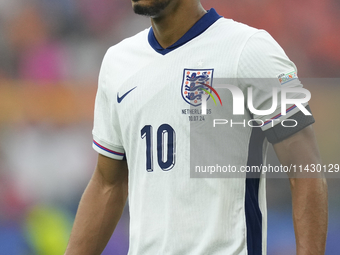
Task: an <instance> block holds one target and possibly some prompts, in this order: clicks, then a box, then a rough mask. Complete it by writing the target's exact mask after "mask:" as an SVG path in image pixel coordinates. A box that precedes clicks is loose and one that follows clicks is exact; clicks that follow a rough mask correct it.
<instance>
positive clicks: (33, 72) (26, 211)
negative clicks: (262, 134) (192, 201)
mask: <svg viewBox="0 0 340 255" xmlns="http://www.w3.org/2000/svg"><path fill="white" fill-rule="evenodd" d="M202 3H203V5H204V7H205V8H206V9H209V8H210V7H214V8H215V9H216V10H217V11H218V12H219V13H220V14H221V15H223V16H225V17H227V18H232V19H234V20H236V21H240V22H243V23H246V24H249V25H251V26H254V27H256V28H262V29H265V30H267V31H268V32H270V33H271V34H272V35H273V37H274V38H275V39H276V40H277V41H278V42H279V43H280V44H281V46H282V47H283V48H284V49H285V51H286V53H287V55H288V56H289V57H290V58H291V59H292V60H293V61H294V62H295V63H296V65H297V66H298V69H299V77H302V78H320V79H313V80H310V82H309V83H308V84H306V83H305V87H306V88H307V89H309V90H310V91H311V93H312V100H311V101H310V104H311V107H312V110H313V113H314V115H315V117H316V119H317V122H316V124H315V130H316V134H317V138H318V142H319V146H320V150H321V154H322V158H323V163H325V164H326V163H340V135H339V133H340V132H339V126H340V121H339V111H340V101H339V96H340V86H339V80H336V79H335V78H340V33H339V31H340V2H339V1H338V0H308V1H307V0H299V1H293V0H285V1H281V0H257V1H255V0H209V1H208V0H205V1H204V0H203V1H202ZM130 6H131V5H130V1H129V0H58V1H55V0H10V1H9V0H0V255H54V254H55V255H60V254H63V251H64V249H65V247H66V243H67V240H68V236H69V233H70V229H71V226H72V221H73V219H74V215H75V212H76V208H77V204H78V202H79V199H80V196H81V194H82V192H83V190H84V188H85V186H86V184H87V182H88V180H89V178H90V176H91V174H92V172H93V169H94V166H95V163H96V157H97V155H96V153H95V152H94V151H93V150H92V148H91V143H92V136H91V129H92V114H93V104H94V97H95V92H96V86H97V84H96V80H97V76H98V72H99V68H100V64H101V60H102V57H103V55H104V54H105V51H106V50H107V48H108V47H110V46H111V45H113V44H115V43H117V42H119V41H120V40H122V39H124V38H125V37H128V36H131V35H133V34H135V33H137V32H138V31H140V30H142V29H144V28H147V27H148V26H149V25H150V23H149V20H148V19H147V18H144V17H139V16H137V15H134V14H133V12H132V10H131V7H130ZM321 78H322V79H321ZM326 78H327V79H326ZM269 157H270V159H269V160H270V162H275V156H274V155H273V152H272V151H271V152H269ZM339 174H340V173H339ZM267 183H268V188H267V193H268V219H269V227H268V254H270V255H272V254H274V255H287V254H294V253H295V252H294V247H295V243H294V232H293V226H292V220H291V205H290V202H291V201H290V200H291V197H290V191H289V182H288V180H287V179H268V180H267ZM328 183H329V202H330V224H329V237H328V243H327V253H326V254H329V255H333V254H339V250H340V243H339V240H340V198H339V194H340V192H339V191H340V185H339V184H340V179H329V180H328ZM128 222H129V219H128V210H127V208H126V210H125V212H124V215H123V217H122V219H121V221H120V223H119V225H118V227H117V230H116V232H115V233H114V235H113V237H112V238H111V240H110V242H109V245H108V246H107V248H106V250H105V251H104V252H103V254H104V255H106V254H107V255H108V254H117V255H120V254H126V252H127V249H128ZM193 238H194V237H193Z"/></svg>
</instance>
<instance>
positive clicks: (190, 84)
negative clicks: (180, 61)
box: [182, 69, 214, 106]
mask: <svg viewBox="0 0 340 255" xmlns="http://www.w3.org/2000/svg"><path fill="white" fill-rule="evenodd" d="M213 73H214V69H184V72H183V81H182V97H183V99H184V100H185V101H186V102H187V103H188V104H190V105H192V106H199V105H201V104H202V95H203V94H206V95H207V96H208V97H207V99H209V98H210V94H211V89H212V80H213Z"/></svg>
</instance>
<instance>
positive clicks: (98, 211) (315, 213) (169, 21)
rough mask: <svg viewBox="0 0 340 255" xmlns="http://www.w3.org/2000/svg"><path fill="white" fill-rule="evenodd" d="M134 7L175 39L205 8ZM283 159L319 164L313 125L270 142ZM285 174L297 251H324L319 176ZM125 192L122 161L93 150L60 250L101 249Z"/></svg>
mask: <svg viewBox="0 0 340 255" xmlns="http://www.w3.org/2000/svg"><path fill="white" fill-rule="evenodd" d="M132 7H133V8H134V10H135V12H136V13H137V12H140V11H145V10H146V11H149V13H144V15H148V16H150V17H151V23H152V27H153V30H154V33H155V36H156V38H157V41H158V42H159V44H160V45H161V46H162V47H163V48H166V47H168V46H170V45H172V44H173V43H175V42H176V41H177V40H178V39H180V38H181V37H182V36H183V35H184V34H185V33H186V32H187V31H188V30H189V29H190V28H191V27H192V25H194V24H195V23H196V22H197V21H198V20H199V19H200V18H201V17H202V16H203V15H204V14H205V13H206V11H205V10H204V8H203V7H202V6H201V4H200V2H199V1H198V0H139V1H138V0H137V1H132ZM274 149H275V151H276V154H277V156H278V158H279V160H280V162H281V163H282V164H283V165H290V164H293V165H307V164H312V163H314V164H320V163H321V160H320V155H319V151H318V147H317V143H316V139H315V136H314V132H313V129H312V126H309V127H306V128H304V129H303V130H301V131H299V132H298V133H296V134H294V135H293V136H291V137H289V138H287V139H286V140H284V141H282V142H280V143H277V144H275V145H274ZM295 177H296V176H290V183H291V190H292V201H293V221H294V228H295V237H296V249H297V255H321V254H324V253H325V244H326V236H327V222H328V204H327V184H326V180H325V179H324V178H323V176H321V175H320V176H314V177H318V178H295ZM127 196H128V168H127V164H126V161H119V160H114V159H110V158H108V157H105V156H103V155H99V156H98V162H97V167H96V169H95V172H94V174H93V176H92V178H91V180H90V182H89V184H88V186H87V188H86V190H85V192H84V194H83V196H82V198H81V201H80V204H79V208H78V212H77V215H76V219H75V222H74V226H73V229H72V233H71V237H70V241H69V244H68V247H67V250H66V252H65V255H79V254H81V255H95V254H98V255H99V254H101V252H102V251H103V250H104V248H105V246H106V244H107V242H108V240H109V239H110V237H111V235H112V233H113V231H114V229H115V227H116V225H117V223H118V221H119V219H120V217H121V214H122V212H123V209H124V206H125V203H126V200H127Z"/></svg>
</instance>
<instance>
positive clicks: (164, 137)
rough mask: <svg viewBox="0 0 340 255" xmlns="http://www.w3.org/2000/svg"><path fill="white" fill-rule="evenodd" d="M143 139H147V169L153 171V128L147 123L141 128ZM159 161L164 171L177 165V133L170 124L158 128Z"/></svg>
mask: <svg viewBox="0 0 340 255" xmlns="http://www.w3.org/2000/svg"><path fill="white" fill-rule="evenodd" d="M141 137H142V139H144V138H145V139H146V170H147V171H148V172H152V171H153V147H154V144H153V128H152V126H151V125H146V126H144V127H143V128H142V130H141ZM156 147H157V161H158V165H159V167H160V168H161V169H162V170H163V171H169V170H170V169H172V168H173V167H174V165H175V159H176V133H175V130H174V129H173V128H172V127H171V126H170V125H168V124H163V125H161V126H160V127H159V128H158V129H157V136H156Z"/></svg>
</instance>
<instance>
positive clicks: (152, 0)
mask: <svg viewBox="0 0 340 255" xmlns="http://www.w3.org/2000/svg"><path fill="white" fill-rule="evenodd" d="M131 1H132V8H133V11H134V12H135V13H136V14H140V15H145V16H148V17H152V18H153V17H157V16H159V15H160V13H161V12H162V11H163V10H164V9H165V8H166V7H167V6H168V5H169V4H170V2H171V1H172V0H131Z"/></svg>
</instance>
